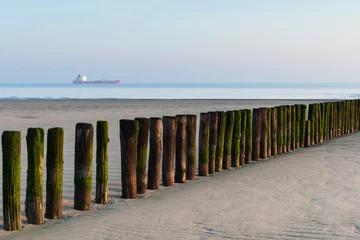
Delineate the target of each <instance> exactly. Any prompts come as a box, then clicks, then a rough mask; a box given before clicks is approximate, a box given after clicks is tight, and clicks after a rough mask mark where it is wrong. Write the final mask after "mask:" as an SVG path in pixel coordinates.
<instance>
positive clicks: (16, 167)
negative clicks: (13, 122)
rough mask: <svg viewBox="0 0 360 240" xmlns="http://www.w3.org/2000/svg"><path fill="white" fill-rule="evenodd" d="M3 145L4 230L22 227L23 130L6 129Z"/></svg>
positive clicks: (2, 137) (3, 135) (3, 134)
mask: <svg viewBox="0 0 360 240" xmlns="http://www.w3.org/2000/svg"><path fill="white" fill-rule="evenodd" d="M1 145H2V164H3V165H2V194H3V195H2V197H3V219H4V230H5V231H15V230H19V229H21V228H22V223H21V212H20V178H21V159H20V157H21V132H19V131H4V132H3V133H2V136H1Z"/></svg>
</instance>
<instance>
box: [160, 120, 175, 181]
mask: <svg viewBox="0 0 360 240" xmlns="http://www.w3.org/2000/svg"><path fill="white" fill-rule="evenodd" d="M175 138H176V118H175V117H172V116H164V117H163V144H164V145H163V158H162V183H163V186H165V187H171V186H174V181H175V178H174V160H175Z"/></svg>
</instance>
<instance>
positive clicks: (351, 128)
mask: <svg viewBox="0 0 360 240" xmlns="http://www.w3.org/2000/svg"><path fill="white" fill-rule="evenodd" d="M354 113H355V111H354V100H350V133H353V132H354Z"/></svg>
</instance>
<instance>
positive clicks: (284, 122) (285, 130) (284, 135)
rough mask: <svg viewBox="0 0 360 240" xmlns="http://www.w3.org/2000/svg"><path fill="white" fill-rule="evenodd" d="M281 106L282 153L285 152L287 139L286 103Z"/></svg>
mask: <svg viewBox="0 0 360 240" xmlns="http://www.w3.org/2000/svg"><path fill="white" fill-rule="evenodd" d="M282 107H283V124H282V125H283V153H287V151H288V149H287V141H288V122H287V105H284V106H282Z"/></svg>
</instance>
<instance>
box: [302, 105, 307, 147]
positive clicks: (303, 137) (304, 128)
mask: <svg viewBox="0 0 360 240" xmlns="http://www.w3.org/2000/svg"><path fill="white" fill-rule="evenodd" d="M300 107H301V114H300V115H301V117H300V147H301V148H303V147H304V146H305V132H306V112H307V106H306V105H305V104H301V105H300Z"/></svg>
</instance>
